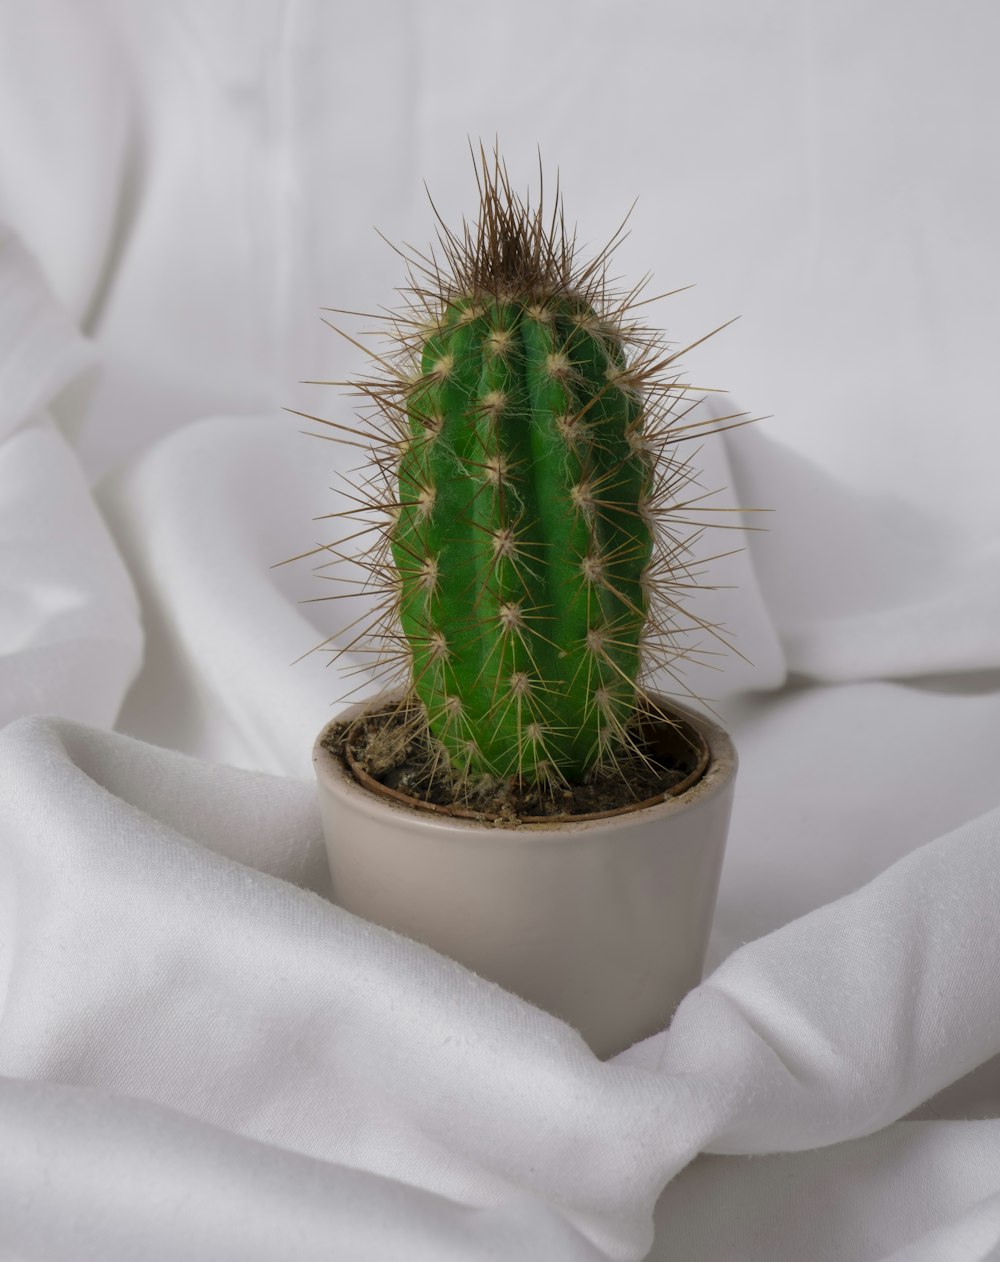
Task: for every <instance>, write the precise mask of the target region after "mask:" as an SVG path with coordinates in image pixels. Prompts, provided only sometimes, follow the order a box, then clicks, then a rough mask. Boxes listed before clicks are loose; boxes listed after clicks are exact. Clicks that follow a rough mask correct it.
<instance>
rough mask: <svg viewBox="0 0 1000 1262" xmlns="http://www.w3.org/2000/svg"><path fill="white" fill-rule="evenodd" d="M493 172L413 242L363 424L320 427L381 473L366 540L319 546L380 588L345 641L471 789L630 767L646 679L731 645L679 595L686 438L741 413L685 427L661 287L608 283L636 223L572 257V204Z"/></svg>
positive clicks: (353, 535) (693, 401) (357, 536)
mask: <svg viewBox="0 0 1000 1262" xmlns="http://www.w3.org/2000/svg"><path fill="white" fill-rule="evenodd" d="M477 181H478V184H479V194H480V206H479V215H478V218H477V220H476V222H475V224H474V226H471V227H470V226H469V224H467V223H465V222H463V223H462V225H461V228H460V230H459V231H458V232H455V231H453V230H451V229H449V228H447V227H446V226H445V225H444V224H443V223H442V222H441V221H440V219H439V225H440V226H439V229H438V247H437V249H436V250H433V251H431V252H430V253H429V254H419V253H416V252H410V253H406V252H403V251H400V252H401V253H403V256H404V258H405V259H406V260H407V265H408V269H409V281H410V284H409V286H408V287H407V288H406V289H404V290H403V291H402V292H403V293H404V294H407V295H408V297H409V305H408V306H407V307H406V308H404V309H403V310H402V311H397V312H393V313H390V314H389V315H388V316H387V317H384V318H383V319H384V327H385V330H386V333H387V337H388V342H389V345H388V349H387V350H384V351H383V353H380V354H378V355H376V356H375V357H374V363H375V365H376V368H375V374H374V375H373V376H371V377H369V378H364V377H359V378H355V379H354V380H353V381H352V382H351V383H349V384H351V385H352V386H353V388H354V389H355V390H356V391H357V392H358V393H360V394H361V395H362V396H363V397H364V398H365V399H366V400H367V402H368V404H369V409H368V410H363V411H362V412H360V413H359V416H360V417H361V422H362V423H361V424H360V425H358V426H355V427H352V426H346V425H343V424H341V423H339V422H331V421H324V422H323V423H324V424H326V425H332V426H333V427H334V429H335V430H336V431H337V433H336V434H335V435H334V437H335V438H337V439H338V440H339V441H342V442H347V443H349V444H351V445H353V446H358V445H359V444H358V438H359V437H360V438H361V439H363V440H364V441H363V442H362V443H361V444H360V445H362V446H366V447H367V448H368V450H369V452H370V454H371V456H372V457H373V461H374V473H372V474H370V476H368V477H367V479H366V480H365V481H364V482H363V483H362V486H361V487H360V488H359V487H358V484H357V481H356V480H352V482H351V492H350V493H351V497H352V505H351V507H350V508H349V509H348V510H346V511H345V512H344V513H342V514H340V516H342V517H343V518H344V520H345V521H346V522H347V523H349V525H350V530H349V532H348V534H347V536H346V538H347V539H351V540H355V541H357V540H362V541H363V542H362V543H361V545H360V546H357V545H356V546H355V548H354V550H353V554H352V556H350V557H349V558H348V557H347V556H346V555H345V553H344V552H342V551H341V545H323V546H322V548H321V549H319V550H321V551H323V552H324V553H325V554H326V555H327V556H329V555H330V554H332V555H333V556H334V557H335V558H338V560H349V561H350V562H351V563H353V564H360V565H361V567H362V569H363V570H364V571H365V572H366V577H365V579H364V581H363V582H360V583H359V584H358V590H357V595H358V596H359V597H362V598H365V599H370V597H371V593H372V592H373V591H375V592H381V593H382V596H383V599H382V600H381V602H380V603H377V604H376V605H375V608H374V612H373V613H372V615H371V617H370V619H369V621H368V622H367V624H365V625H364V626H362V628H361V630H360V631H358V630H355V632H354V634H353V635H352V636H351V637H350V638H346V637H341V638H340V639H339V640H338V642H337V647H336V648H335V650H334V651H335V652H338V653H340V654H343V653H346V652H349V651H352V650H359V649H360V650H361V651H362V652H374V653H375V654H376V657H377V664H379V665H381V667H382V668H383V672H382V673H383V674H384V673H391V672H395V671H397V670H398V668H399V667H400V666H402V667H403V669H404V671H405V680H406V687H405V690H404V691H405V697H406V704H407V705H408V707H409V709H408V713H417V714H419V716H420V721H421V722H422V723H423V725H424V734H425V735H426V736H428V737H429V746H430V748H431V749H432V750H434V751H436V752H435V755H434V756H435V758H436V759H437V760H438V761H439V762H441V763H443V764H446V765H447V767H448V768H449V770H450V772H451V773H452V775H453V777H454V778H455V779H457V780H459V781H461V780H462V779H468V780H470V781H471V780H476V779H481V778H482V777H484V776H486V777H505V778H516V779H517V780H518V781H520V782H522V783H523V782H528V783H532V784H538V785H542V786H557V785H565V784H567V783H571V782H574V781H579V780H581V779H585V778H587V777H588V775H589V773H591V772H592V771H594V770H595V769H597V770H608V769H614V768H618V769H619V771H621V772H622V773H623V774H627V772H625V771H624V768H625V767H626V766H627V764H628V759H629V757H635V756H640V757H641V748H640V745H641V742H640V741H638V740H637V738H636V731H637V725H636V722H635V720H636V718H637V716H639V715H640V714H641V712H642V709H643V706H644V705H645V706H651V705H652V701H651V698H650V696H649V694H648V693H647V691H646V688H645V684H644V680H647V679H649V678H650V677H651V676H652V675H653V674H654V673H655V672H659V673H660V678H661V680H662V678H663V672H667V673H668V674H669V675H672V676H673V677H674V678H676V673H675V672H676V668H677V666H678V663H679V662H680V661H681V660H682V659H684V658H686V657H691V656H693V655H694V653H696V652H697V651H698V650H697V649H695V650H694V651H692V650H691V648H690V647H689V645H688V644H687V643H686V641H685V638H684V637H685V634H686V633H687V632H689V631H690V630H692V629H700V630H702V631H704V632H706V633H708V634H709V635H710V636H712V637H714V638H715V639H716V640H722V642H723V644H724V645H725V644H726V642H725V640H724V639H723V637H722V636H721V635H720V633H719V630H718V628H717V627H715V626H712V625H710V624H707V623H705V622H702V621H700V620H699V619H698V618H697V617H695V616H693V615H692V614H691V613H690V612H689V610H688V607H687V606H686V604H685V598H686V596H687V594H688V593H689V592H690V590H691V589H692V588H694V587H697V586H698V585H699V579H698V571H697V569H695V568H692V567H693V566H694V565H695V561H694V555H695V553H694V549H693V548H692V544H693V543H694V542H696V541H697V539H698V537H699V536H700V534H701V528H699V527H698V526H696V525H693V523H694V522H696V521H698V518H697V514H698V513H699V512H703V511H705V509H704V508H703V507H702V506H701V505H700V504H699V503H698V501H699V500H701V499H704V497H705V493H704V492H703V491H702V490H701V489H700V488H699V489H698V493H697V494H696V495H693V496H691V495H689V492H688V487H689V485H690V484H691V482H692V481H693V478H694V474H693V471H692V470H691V469H690V468H689V466H688V464H687V462H686V461H685V460H684V459H683V458H682V457H680V456H679V455H678V444H680V443H682V442H683V440H684V439H687V438H691V437H693V436H695V435H696V434H697V433H698V432H699V431H703V430H705V429H706V428H707V429H708V430H709V431H715V430H718V429H719V428H722V427H723V426H722V425H721V423H720V422H726V421H737V422H738V421H739V420H740V419H741V418H740V417H738V416H737V417H721V418H715V419H712V420H709V421H703V420H691V419H690V416H691V412H692V410H693V409H694V407H695V406H696V405H697V403H698V402H700V399H699V398H698V397H697V396H695V397H692V395H691V393H690V390H691V388H690V387H688V386H686V385H684V384H682V383H681V381H680V376H679V371H678V369H677V367H676V361H677V357H678V355H679V354H681V353H682V352H672V351H671V350H670V349H669V348H668V347H667V346H666V344H665V343H664V342H663V341H662V339H661V338H660V337H659V336H658V335H657V334H655V333H651V332H649V331H648V330H647V329H645V328H644V327H642V326H641V325H640V324H639V323H638V322H637V321H636V320H635V319H634V318H633V312H634V309H635V306H636V304H637V296H638V294H639V293H640V292H641V291H642V290H643V288H644V286H645V281H643V282H642V283H640V284H639V285H638V286H637V287H636V288H635V289H634V290H632V291H631V292H629V293H625V294H621V293H619V292H617V291H615V290H613V289H612V287H611V286H610V285H609V283H608V280H607V274H606V273H607V263H608V258H609V256H610V253H611V251H612V250H613V249H614V247H615V245H616V244H617V242H618V240H619V239H620V231H619V234H616V236H615V237H614V238H612V241H611V242H610V243H609V244H608V246H606V247H605V249H604V250H603V251H601V252H600V254H598V255H597V257H596V258H594V259H592V260H591V261H590V262H588V263H586V264H580V263H577V262H576V261H575V257H574V255H575V251H574V240H573V238H572V236H568V235H567V232H566V229H565V226H564V219H563V213H562V201H561V197H560V196H559V193H558V190H557V192H556V196H555V205H554V207H553V210H552V211H551V212H550V213H549V214H548V215H547V216H546V213H545V211H544V209H543V204H542V197H541V194H540V195H539V202H538V205H537V206H536V207H534V208H532V207H531V206H530V205H529V204H528V203H527V202H525V201H522V199H521V198H520V197H519V196H518V195H517V194H515V193H514V192H513V191H512V189H511V187H510V184H509V181H508V178H507V173H506V170H505V168H504V166H503V163H502V162H501V161H500V159H499V157H498V156H497V155H496V154H494V155H493V158H492V159H489V158H487V156H486V154H485V153H483V152H482V150H481V151H480V161H479V163H478V165H477ZM351 340H353V339H351ZM311 419H313V420H320V419H321V418H318V417H312V418H311ZM366 517H367V520H368V524H367V525H366V524H364V522H365V520H366ZM373 534H374V540H373V538H372V536H373ZM343 542H345V541H342V543H343ZM358 621H359V620H355V621H354V622H353V623H352V625H353V626H355V628H356V627H357V623H358ZM726 647H728V645H726Z"/></svg>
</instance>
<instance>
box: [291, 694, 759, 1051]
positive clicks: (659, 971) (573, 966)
mask: <svg viewBox="0 0 1000 1262" xmlns="http://www.w3.org/2000/svg"><path fill="white" fill-rule="evenodd" d="M371 704H372V703H371V702H366V703H363V704H361V705H358V706H355V707H353V708H352V709H350V710H348V711H346V712H345V713H343V714H341V715H339V716H338V718H337V719H336V720H335V722H342V721H344V720H345V719H350V718H352V717H354V716H355V715H357V714H360V713H361V712H362V711H363V710H364V709H366V708H367V707H368V706H370V705H371ZM661 704H662V707H663V708H664V709H665V710H666V711H668V712H670V713H673V714H674V715H675V716H677V717H678V718H680V719H681V720H682V721H683V723H686V724H688V725H689V735H690V729H691V728H693V729H694V731H695V732H696V733H697V734H698V735H697V737H696V740H697V741H698V743H699V744H701V745H702V751H701V760H700V762H701V766H702V767H703V768H704V770H703V771H701V773H700V775H698V776H697V778H696V782H695V783H693V784H691V785H690V787H688V788H687V789H685V790H684V791H683V792H682V793H681V794H680V795H679V796H673V797H667V798H666V799H664V800H660V801H656V802H654V803H653V804H652V805H644V806H640V807H639V808H638V809H629V810H626V811H623V812H619V813H615V814H610V815H605V816H603V817H593V816H591V817H582V818H580V817H576V818H574V819H572V820H566V819H564V820H560V821H559V822H555V823H552V822H546V823H530V824H521V825H518V826H516V827H507V826H498V825H494V824H491V823H481V822H479V821H478V820H476V819H471V818H456V817H454V816H450V815H447V814H443V813H441V812H440V811H434V810H427V809H418V808H416V807H413V806H409V805H406V804H405V803H404V801H403V800H402V799H401V795H390V794H388V793H386V792H385V791H383V792H374V791H372V789H370V788H367V787H365V786H364V785H362V784H361V783H359V781H358V780H357V779H356V778H355V775H354V773H353V772H352V771H351V769H350V767H349V766H348V765H347V764H346V763H345V762H344V761H343V759H342V758H340V757H338V756H335V755H334V754H332V753H331V752H330V751H329V749H327V748H325V746H324V744H323V740H324V737H325V736H326V734H327V732H328V730H329V729H328V728H324V730H323V732H321V733H320V736H319V738H318V740H317V742H316V747H315V751H314V761H315V764H316V775H317V779H318V783H319V802H320V811H321V814H322V819H323V828H324V831H325V834H326V845H327V850H328V852H329V856H330V868H331V872H332V876H333V891H334V899H335V900H336V902H337V903H338V904H339V905H340V906H342V907H345V908H346V909H347V910H348V911H351V912H354V913H356V914H357V915H359V916H363V917H365V918H366V919H369V920H373V921H375V922H377V923H378V924H381V925H385V926H386V927H387V928H390V929H395V930H396V931H397V932H399V933H403V934H405V935H406V936H407V937H410V938H414V939H416V940H417V941H419V942H424V943H426V944H427V945H428V946H431V947H433V948H434V949H435V950H437V951H440V952H441V953H442V954H444V955H448V956H451V957H452V959H455V960H458V961H460V962H461V963H462V964H464V965H466V966H467V967H468V968H470V969H472V970H474V971H475V972H476V973H479V974H480V975H482V976H483V977H488V978H491V979H492V980H493V981H496V982H499V983H500V985H502V986H504V987H505V988H506V989H508V990H511V991H513V992H514V993H515V994H518V995H521V996H522V997H523V998H524V999H527V1000H529V1001H530V1002H532V1003H534V1004H537V1005H538V1006H539V1007H541V1008H544V1009H546V1010H547V1011H549V1012H552V1013H555V1014H556V1015H557V1016H559V1017H562V1018H563V1019H564V1020H566V1021H568V1022H569V1023H570V1025H572V1026H575V1027H576V1029H578V1030H579V1031H580V1032H581V1034H582V1035H583V1037H584V1038H585V1039H586V1041H587V1042H588V1043H589V1044H590V1046H591V1047H592V1048H593V1050H594V1052H596V1054H597V1055H598V1056H601V1057H606V1056H611V1055H613V1054H614V1053H616V1052H619V1051H622V1050H623V1049H624V1048H626V1047H629V1046H631V1045H632V1044H633V1043H635V1042H637V1041H638V1040H640V1039H642V1038H645V1037H647V1036H648V1035H650V1034H653V1033H655V1032H656V1031H657V1030H660V1029H662V1028H663V1027H664V1026H666V1025H667V1024H668V1022H669V1021H670V1018H671V1017H672V1015H673V1012H674V1010H675V1008H676V1007H677V1005H678V1004H679V1003H680V1001H681V999H682V998H683V997H684V995H685V994H686V993H687V992H688V991H689V990H690V989H691V988H692V987H693V986H696V985H697V984H698V982H699V981H700V980H701V972H702V968H703V965H704V960H705V949H706V947H707V944H708V933H709V928H710V926H711V921H712V915H713V912H714V908H715V898H716V893H717V890H718V884H719V873H720V871H721V868H722V857H723V851H724V849H725V844H726V833H727V830H728V826H729V815H730V810H731V807H732V800H733V788H734V783H735V778H736V752H735V750H734V748H733V745H732V742H731V741H730V739H729V737H728V736H727V735H726V733H725V732H724V731H723V730H722V729H721V728H719V727H717V726H716V725H715V724H713V723H711V722H709V721H708V720H706V719H705V718H703V717H702V716H700V715H695V714H693V713H692V712H690V711H688V710H683V709H681V708H680V707H678V706H676V705H674V704H673V703H668V702H666V701H663V702H661ZM330 726H332V724H331V725H330ZM666 730H667V732H668V735H669V734H670V729H666Z"/></svg>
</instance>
